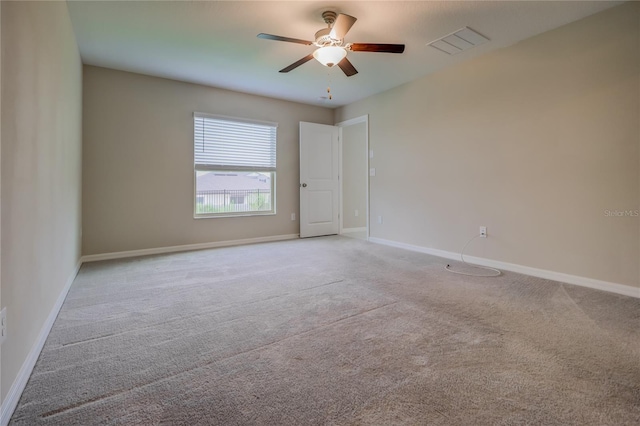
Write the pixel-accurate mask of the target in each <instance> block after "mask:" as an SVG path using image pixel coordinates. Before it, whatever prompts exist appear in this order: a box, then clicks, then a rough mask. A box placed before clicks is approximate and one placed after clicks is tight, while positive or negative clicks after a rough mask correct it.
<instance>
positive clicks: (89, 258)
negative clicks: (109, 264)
mask: <svg viewBox="0 0 640 426" xmlns="http://www.w3.org/2000/svg"><path fill="white" fill-rule="evenodd" d="M299 236H300V234H285V235H273V236H270V237H258V238H245V239H242V240H227V241H215V242H211V243H200V244H186V245H182V246H169V247H156V248H150V249H141V250H129V251H118V252H113V253H101V254H89V255H86V256H82V259H81V260H82V262H96V261H98V260H110V259H123V258H126V257H137V256H148V255H151V254H162V253H176V252H181V251H191V250H202V249H209V248H216V247H230V246H239V245H244V244H256V243H267V242H272V241H284V240H294V239H297V238H299Z"/></svg>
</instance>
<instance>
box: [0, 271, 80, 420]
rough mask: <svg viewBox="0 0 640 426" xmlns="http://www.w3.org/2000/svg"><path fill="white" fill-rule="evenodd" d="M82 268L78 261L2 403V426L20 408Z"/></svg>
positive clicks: (0, 412)
mask: <svg viewBox="0 0 640 426" xmlns="http://www.w3.org/2000/svg"><path fill="white" fill-rule="evenodd" d="M80 266H82V260H80V261H78V263H77V264H76V266H75V268H74V269H73V271H72V272H71V275H69V278H68V279H67V282H66V283H65V285H64V288H63V289H62V291H61V292H60V295H59V296H58V299H57V300H56V303H55V304H54V305H53V308H51V312H49V316H48V317H47V320H46V321H45V322H44V325H43V326H42V328H41V329H40V333H39V334H38V338H37V339H36V342H35V343H34V344H33V346H32V347H31V350H30V351H29V354H28V355H27V358H26V359H25V361H24V363H23V364H22V367H21V368H20V371H19V372H18V375H17V376H16V379H15V380H14V381H13V384H12V385H11V389H9V393H8V394H7V396H6V398H5V399H4V401H3V402H2V408H1V409H0V425H1V426H6V425H8V424H9V420H11V416H12V415H13V412H14V411H15V409H16V407H17V406H18V401H19V400H20V396H21V395H22V391H24V388H25V386H27V381H29V377H30V376H31V372H32V371H33V367H35V365H36V361H38V357H39V356H40V352H41V351H42V348H43V346H44V343H45V342H46V341H47V337H48V336H49V332H50V331H51V327H53V323H54V322H55V320H56V318H57V317H58V313H59V312H60V308H62V304H63V303H64V299H65V298H66V297H67V293H68V292H69V289H70V288H71V284H73V280H75V278H76V275H78V271H80Z"/></svg>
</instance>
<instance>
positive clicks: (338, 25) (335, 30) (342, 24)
mask: <svg viewBox="0 0 640 426" xmlns="http://www.w3.org/2000/svg"><path fill="white" fill-rule="evenodd" d="M356 21H357V18H354V17H353V16H350V15H345V14H344V13H341V14H339V15H338V17H337V18H336V22H334V23H333V26H332V27H331V32H330V33H329V37H331V38H332V39H334V40H342V39H344V36H346V35H347V33H348V32H349V30H350V29H351V27H352V26H353V24H355V23H356Z"/></svg>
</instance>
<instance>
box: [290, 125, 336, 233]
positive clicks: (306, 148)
mask: <svg viewBox="0 0 640 426" xmlns="http://www.w3.org/2000/svg"><path fill="white" fill-rule="evenodd" d="M339 134H340V129H339V128H338V127H335V126H328V125H326V124H315V123H305V122H303V121H301V122H300V238H306V237H317V236H319V235H332V234H337V233H338V231H339V228H340V222H339V219H338V213H339V211H340V185H339V181H338V171H339V158H340V157H339V147H338V136H339Z"/></svg>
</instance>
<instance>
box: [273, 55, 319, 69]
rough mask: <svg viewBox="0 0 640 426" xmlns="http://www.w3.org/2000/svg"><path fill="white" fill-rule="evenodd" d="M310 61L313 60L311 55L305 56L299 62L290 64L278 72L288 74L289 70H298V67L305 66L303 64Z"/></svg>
mask: <svg viewBox="0 0 640 426" xmlns="http://www.w3.org/2000/svg"><path fill="white" fill-rule="evenodd" d="M312 59H313V53H311V54H309V55H307V56H305V57H304V58H302V59H300V60H299V61H296V62H294V63H292V64H291V65H289V66H288V67H286V68H282V69H281V70H280V72H289V71H291V70H294V69H296V68H298V67H299V66H300V65H302V64H305V63H307V62H309V61H310V60H312Z"/></svg>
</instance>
